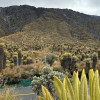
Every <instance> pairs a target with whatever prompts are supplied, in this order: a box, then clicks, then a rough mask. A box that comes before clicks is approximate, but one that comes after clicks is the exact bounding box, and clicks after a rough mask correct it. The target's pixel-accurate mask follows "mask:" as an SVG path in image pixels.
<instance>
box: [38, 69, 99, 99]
mask: <svg viewBox="0 0 100 100" xmlns="http://www.w3.org/2000/svg"><path fill="white" fill-rule="evenodd" d="M54 86H55V90H56V93H57V95H58V97H59V100H100V86H99V77H98V71H97V70H96V72H95V73H94V72H93V70H90V71H89V90H88V86H87V79H86V75H85V71H84V70H83V72H82V75H81V80H79V78H78V72H77V73H76V72H74V74H73V85H72V84H71V82H70V80H69V79H68V77H67V76H66V77H65V78H64V80H63V83H62V82H61V81H60V80H59V79H58V78H57V77H54ZM89 92H90V93H89ZM42 93H43V97H40V96H39V100H54V99H53V97H52V95H51V94H50V92H49V91H48V90H47V89H46V88H45V87H44V86H42ZM89 95H90V97H89Z"/></svg>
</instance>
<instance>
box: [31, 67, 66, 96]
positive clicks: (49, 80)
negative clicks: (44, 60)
mask: <svg viewBox="0 0 100 100" xmlns="http://www.w3.org/2000/svg"><path fill="white" fill-rule="evenodd" d="M54 76H57V77H58V78H59V79H60V80H61V81H62V80H63V79H64V74H63V73H61V72H57V71H53V69H52V68H51V67H44V68H43V69H42V73H41V76H40V77H36V76H34V77H33V81H32V83H31V85H32V90H33V91H34V92H35V93H37V94H38V95H39V94H41V85H44V86H45V87H47V88H48V89H49V91H50V92H51V93H52V94H53V93H54V91H55V90H54V85H53V78H54Z"/></svg>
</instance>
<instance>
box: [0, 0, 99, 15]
mask: <svg viewBox="0 0 100 100" xmlns="http://www.w3.org/2000/svg"><path fill="white" fill-rule="evenodd" d="M24 4H26V5H31V6H35V7H46V8H68V9H73V10H75V11H79V12H83V13H86V14H91V15H99V16H100V0H0V7H7V6H12V5H24Z"/></svg>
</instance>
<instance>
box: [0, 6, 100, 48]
mask: <svg viewBox="0 0 100 100" xmlns="http://www.w3.org/2000/svg"><path fill="white" fill-rule="evenodd" d="M99 27H100V17H99V16H90V15H86V14H82V13H79V12H75V11H72V10H69V9H53V8H35V7H32V6H27V5H23V6H11V7H5V8H0V36H1V38H0V42H5V43H7V44H9V45H18V46H27V47H32V46H33V45H45V44H53V43H65V42H69V43H73V42H74V43H77V41H78V42H88V41H90V43H91V41H92V42H96V41H99V40H100V28H99ZM2 36H3V37H2Z"/></svg>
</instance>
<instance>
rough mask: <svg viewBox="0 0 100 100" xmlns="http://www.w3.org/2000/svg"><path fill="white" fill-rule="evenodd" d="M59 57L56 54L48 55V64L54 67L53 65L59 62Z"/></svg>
mask: <svg viewBox="0 0 100 100" xmlns="http://www.w3.org/2000/svg"><path fill="white" fill-rule="evenodd" d="M57 58H58V56H56V55H55V54H54V53H50V54H48V55H47V57H46V60H47V63H48V64H50V66H52V64H53V63H54V61H55V60H57Z"/></svg>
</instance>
